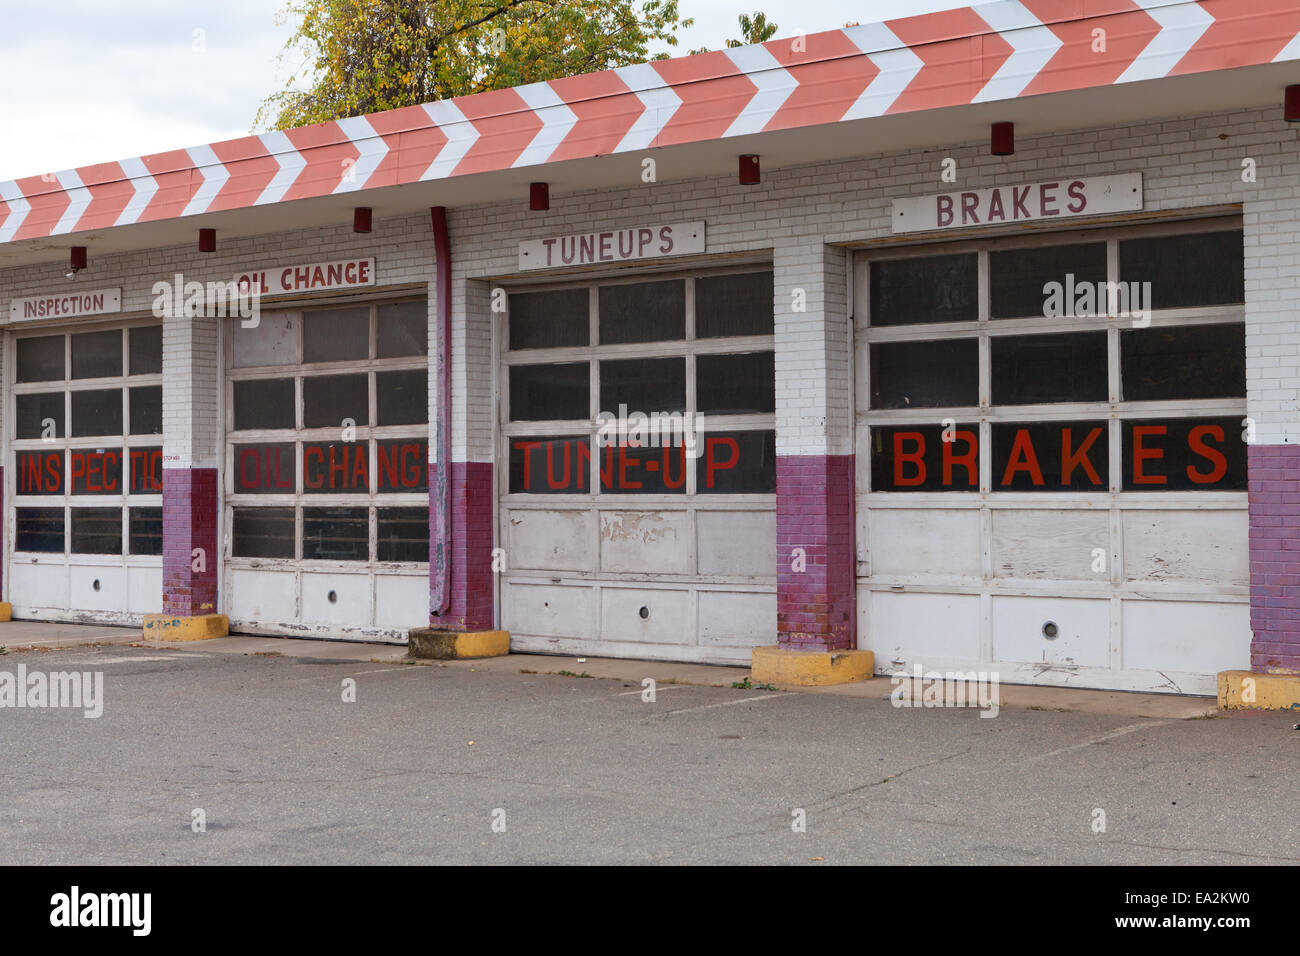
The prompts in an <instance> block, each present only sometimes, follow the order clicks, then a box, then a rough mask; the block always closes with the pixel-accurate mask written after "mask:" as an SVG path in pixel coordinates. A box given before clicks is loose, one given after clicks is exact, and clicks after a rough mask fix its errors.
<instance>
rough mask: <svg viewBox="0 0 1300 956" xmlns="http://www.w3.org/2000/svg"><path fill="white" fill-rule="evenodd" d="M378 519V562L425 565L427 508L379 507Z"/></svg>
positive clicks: (426, 554)
mask: <svg viewBox="0 0 1300 956" xmlns="http://www.w3.org/2000/svg"><path fill="white" fill-rule="evenodd" d="M377 518H378V524H379V527H378V529H377V530H378V535H377V541H376V545H377V547H378V549H379V553H378V554H377V555H376V557H377V558H378V560H380V561H416V562H420V563H427V562H428V560H429V509H428V508H380V509H378V514H377Z"/></svg>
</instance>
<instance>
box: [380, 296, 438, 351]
mask: <svg viewBox="0 0 1300 956" xmlns="http://www.w3.org/2000/svg"><path fill="white" fill-rule="evenodd" d="M377 345H378V347H377V351H376V354H377V355H378V357H379V358H401V357H403V356H406V355H427V354H428V352H429V303H428V302H426V301H424V300H421V301H419V302H394V303H392V304H390V305H381V306H380V307H379V342H378V343H377Z"/></svg>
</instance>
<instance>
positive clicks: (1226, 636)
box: [1123, 601, 1251, 674]
mask: <svg viewBox="0 0 1300 956" xmlns="http://www.w3.org/2000/svg"><path fill="white" fill-rule="evenodd" d="M1123 620H1124V666H1125V667H1131V668H1136V669H1142V670H1162V669H1166V668H1169V667H1171V662H1177V669H1178V670H1181V671H1197V672H1200V673H1204V674H1217V673H1218V672H1219V671H1226V670H1249V669H1250V635H1251V632H1250V606H1249V605H1248V604H1244V603H1243V604H1209V603H1204V602H1190V601H1188V602H1184V601H1125V602H1124V607H1123Z"/></svg>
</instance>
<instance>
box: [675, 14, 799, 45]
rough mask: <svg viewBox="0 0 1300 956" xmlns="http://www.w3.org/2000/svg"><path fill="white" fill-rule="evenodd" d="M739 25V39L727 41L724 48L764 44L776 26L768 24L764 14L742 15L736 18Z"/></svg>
mask: <svg viewBox="0 0 1300 956" xmlns="http://www.w3.org/2000/svg"><path fill="white" fill-rule="evenodd" d="M736 20H737V22H738V23H739V24H740V37H741V38H740V39H739V40H728V41H727V42H726V46H727V47H728V48H729V49H730V48H732V47H738V46H749V45H750V44H751V43H764V42H766V41H768V40H770V39H772V37H774V36H776V31H777V29H778V28H777V25H776V24H775V23H769V22H768V20H767V14H766V13H761V12H760V13H755V14H754V15H753V16H752V17H751V16H750V15H749V14H747V13H742V14H741V15H740V16H739V17H737V18H736ZM690 52H691V53H708V52H709V48H708V47H706V46H702V47H700V48H699V49H698V50H691V51H690Z"/></svg>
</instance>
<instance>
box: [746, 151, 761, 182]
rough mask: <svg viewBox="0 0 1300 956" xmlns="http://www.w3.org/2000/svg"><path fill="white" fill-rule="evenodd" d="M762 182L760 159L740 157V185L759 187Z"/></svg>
mask: <svg viewBox="0 0 1300 956" xmlns="http://www.w3.org/2000/svg"><path fill="white" fill-rule="evenodd" d="M762 181H763V176H762V173H761V172H760V170H759V168H758V157H757V156H742V157H740V185H742V186H757V185H758V184H759V183H760V182H762Z"/></svg>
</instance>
